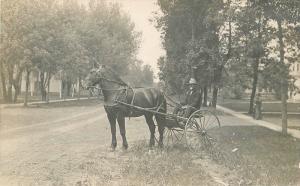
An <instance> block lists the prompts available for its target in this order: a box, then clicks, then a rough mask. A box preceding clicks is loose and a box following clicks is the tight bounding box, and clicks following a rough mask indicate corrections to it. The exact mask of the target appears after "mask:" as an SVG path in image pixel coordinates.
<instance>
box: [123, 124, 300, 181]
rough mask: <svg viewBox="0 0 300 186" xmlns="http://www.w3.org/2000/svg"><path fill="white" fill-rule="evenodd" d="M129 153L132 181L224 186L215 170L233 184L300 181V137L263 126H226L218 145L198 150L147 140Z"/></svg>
mask: <svg viewBox="0 0 300 186" xmlns="http://www.w3.org/2000/svg"><path fill="white" fill-rule="evenodd" d="M235 148H237V150H236V151H232V150H233V149H235ZM128 153H129V154H130V156H129V158H128V159H127V161H126V163H125V164H123V166H122V168H121V170H122V171H121V172H122V177H123V178H126V179H125V180H127V181H128V183H130V185H222V184H218V183H217V182H216V178H215V177H214V176H215V175H218V176H216V177H219V178H220V179H221V180H222V181H223V182H225V183H227V184H229V185H259V186H263V185H266V186H267V185H282V186H287V185H291V186H294V185H299V184H300V168H299V163H300V140H297V139H295V138H292V137H289V136H287V137H285V136H282V135H281V134H280V133H278V132H274V131H271V130H269V129H266V128H263V127H259V126H226V127H222V128H221V130H220V131H219V133H218V135H217V144H216V145H215V146H214V147H213V148H210V149H207V150H205V151H200V152H197V153H195V152H194V153H192V152H189V150H188V149H187V148H186V147H185V145H184V143H181V144H179V145H177V146H174V147H172V148H170V149H163V150H160V149H158V148H155V149H154V150H153V152H150V151H149V149H148V147H147V142H146V141H143V142H142V141H140V142H136V143H135V144H134V145H133V146H132V147H131V148H130V149H129V151H128ZM207 158H208V159H209V160H210V162H207ZM212 171H213V172H215V173H216V174H213V175H212V174H210V173H211V172H212ZM125 183H126V181H125Z"/></svg>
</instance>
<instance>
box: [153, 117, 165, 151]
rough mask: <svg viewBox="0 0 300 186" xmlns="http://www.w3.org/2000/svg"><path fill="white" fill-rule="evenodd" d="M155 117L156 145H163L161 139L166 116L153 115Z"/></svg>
mask: <svg viewBox="0 0 300 186" xmlns="http://www.w3.org/2000/svg"><path fill="white" fill-rule="evenodd" d="M155 119H156V122H157V126H158V132H159V141H158V146H159V147H163V146H164V144H163V139H164V130H165V121H166V118H165V116H160V115H155Z"/></svg>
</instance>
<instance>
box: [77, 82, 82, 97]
mask: <svg viewBox="0 0 300 186" xmlns="http://www.w3.org/2000/svg"><path fill="white" fill-rule="evenodd" d="M80 87H81V77H79V78H78V90H77V98H78V99H80V93H81V92H80V91H81V89H80Z"/></svg>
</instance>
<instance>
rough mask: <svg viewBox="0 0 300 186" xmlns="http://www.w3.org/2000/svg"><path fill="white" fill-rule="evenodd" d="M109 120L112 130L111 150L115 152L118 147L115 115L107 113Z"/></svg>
mask: <svg viewBox="0 0 300 186" xmlns="http://www.w3.org/2000/svg"><path fill="white" fill-rule="evenodd" d="M107 118H108V120H109V124H110V130H111V148H112V150H115V148H116V147H117V138H116V116H115V115H114V114H109V113H107Z"/></svg>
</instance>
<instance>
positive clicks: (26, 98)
mask: <svg viewBox="0 0 300 186" xmlns="http://www.w3.org/2000/svg"><path fill="white" fill-rule="evenodd" d="M29 77H30V70H29V69H26V86H25V97H24V106H25V107H27V105H28V90H29Z"/></svg>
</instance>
